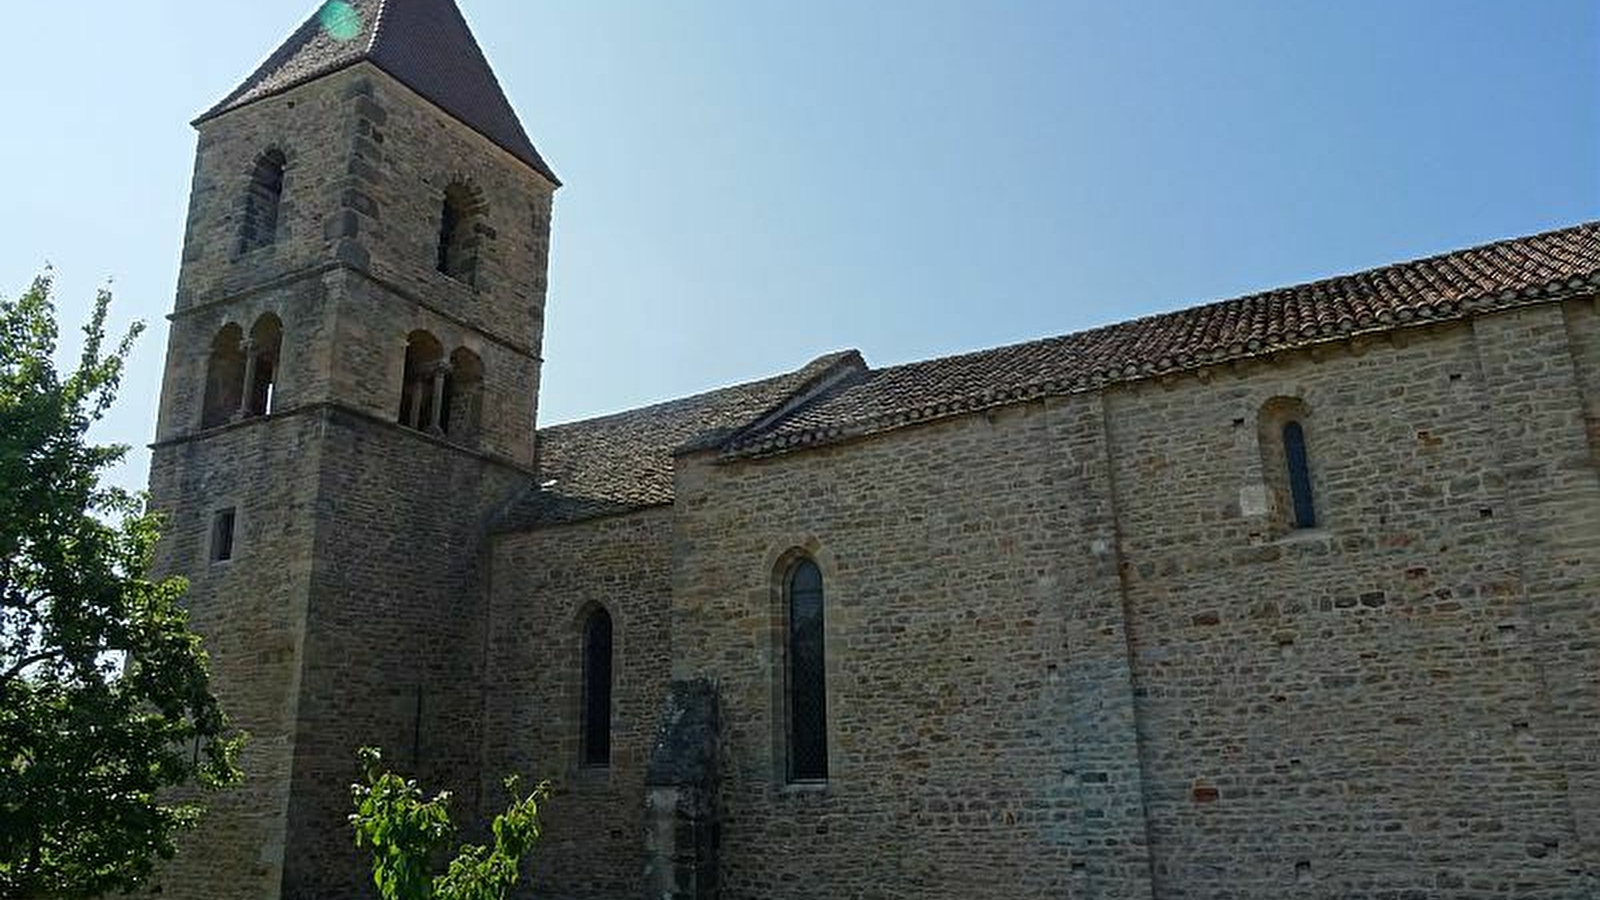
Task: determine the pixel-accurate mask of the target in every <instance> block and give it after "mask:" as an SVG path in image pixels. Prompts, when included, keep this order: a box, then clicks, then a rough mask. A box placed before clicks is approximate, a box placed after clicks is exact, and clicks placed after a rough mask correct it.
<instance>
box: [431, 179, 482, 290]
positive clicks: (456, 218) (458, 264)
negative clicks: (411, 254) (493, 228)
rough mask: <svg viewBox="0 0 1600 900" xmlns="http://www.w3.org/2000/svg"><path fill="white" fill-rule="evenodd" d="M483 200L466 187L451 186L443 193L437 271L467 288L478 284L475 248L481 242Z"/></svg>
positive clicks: (461, 183)
mask: <svg viewBox="0 0 1600 900" xmlns="http://www.w3.org/2000/svg"><path fill="white" fill-rule="evenodd" d="M482 216H483V199H482V198H481V197H480V196H479V195H478V192H477V191H476V190H474V189H473V188H472V187H471V186H470V185H467V184H465V183H463V182H459V181H458V182H455V183H453V184H451V185H450V186H449V187H447V188H445V191H444V205H443V209H442V211H441V212H440V215H439V248H438V261H437V268H438V270H439V271H440V272H442V273H444V274H445V275H448V276H450V277H451V278H454V279H455V280H457V281H460V282H462V283H464V284H468V285H476V284H477V283H478V248H479V246H480V244H481V242H482V238H483V236H482V234H481V233H480V228H479V225H480V224H481V223H480V221H479V220H480V219H481V218H482Z"/></svg>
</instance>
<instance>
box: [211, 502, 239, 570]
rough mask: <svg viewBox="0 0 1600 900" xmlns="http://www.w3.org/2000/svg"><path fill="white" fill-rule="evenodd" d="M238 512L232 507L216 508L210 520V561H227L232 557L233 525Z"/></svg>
mask: <svg viewBox="0 0 1600 900" xmlns="http://www.w3.org/2000/svg"><path fill="white" fill-rule="evenodd" d="M237 519H238V513H237V512H236V511H235V510H233V509H222V510H218V511H217V513H216V515H215V516H213V518H212V520H211V561H212V562H218V563H223V562H228V561H229V560H231V559H233V538H234V525H235V524H236V522H237Z"/></svg>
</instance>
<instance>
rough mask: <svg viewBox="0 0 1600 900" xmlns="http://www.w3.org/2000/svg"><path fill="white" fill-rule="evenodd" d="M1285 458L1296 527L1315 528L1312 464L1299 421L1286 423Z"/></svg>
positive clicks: (1315, 514)
mask: <svg viewBox="0 0 1600 900" xmlns="http://www.w3.org/2000/svg"><path fill="white" fill-rule="evenodd" d="M1283 458H1284V464H1285V466H1287V468H1288V475H1289V498H1290V501H1291V503H1292V505H1293V507H1294V527H1296V528H1315V527H1317V509H1316V506H1315V504H1313V503H1312V502H1311V464H1310V463H1309V462H1308V461H1307V460H1306V431H1305V429H1304V428H1303V427H1301V425H1300V423H1299V422H1295V421H1289V422H1286V423H1284V426H1283Z"/></svg>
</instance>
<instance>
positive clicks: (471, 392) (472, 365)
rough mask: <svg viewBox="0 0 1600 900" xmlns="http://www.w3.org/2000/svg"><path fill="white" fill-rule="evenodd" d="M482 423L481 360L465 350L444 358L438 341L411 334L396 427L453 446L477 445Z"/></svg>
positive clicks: (416, 333) (415, 332)
mask: <svg viewBox="0 0 1600 900" xmlns="http://www.w3.org/2000/svg"><path fill="white" fill-rule="evenodd" d="M482 417H483V360H481V359H479V358H478V355H477V354H476V353H473V352H472V351H471V350H468V349H467V348H465V347H459V348H457V349H456V351H455V352H454V353H451V354H450V356H449V358H448V359H447V358H445V355H444V347H443V345H441V344H440V343H439V339H438V338H436V337H434V336H433V335H432V334H430V333H428V332H426V331H413V332H412V333H411V335H410V337H409V338H408V339H407V341H406V363H405V374H404V376H403V381H402V382H401V388H400V418H399V421H400V424H401V425H404V426H406V427H407V428H413V429H416V430H417V431H423V432H427V433H428V434H433V435H439V436H444V435H448V436H449V437H450V438H451V440H453V441H455V442H457V443H472V442H473V441H475V440H476V439H477V436H478V428H479V425H480V423H481V421H482Z"/></svg>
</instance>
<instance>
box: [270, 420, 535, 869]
mask: <svg viewBox="0 0 1600 900" xmlns="http://www.w3.org/2000/svg"><path fill="white" fill-rule="evenodd" d="M319 439H320V441H321V445H322V447H321V451H322V460H321V466H320V469H319V475H320V482H319V492H318V498H317V503H316V506H315V510H314V514H315V518H316V520H317V522H318V528H317V534H316V544H315V546H314V548H313V552H312V555H313V559H314V560H315V562H314V564H313V567H312V572H311V584H310V600H309V603H308V604H307V612H306V622H307V625H306V640H305V653H304V661H303V665H302V669H301V672H300V693H299V701H298V711H297V715H296V738H295V761H294V783H293V793H292V797H291V802H290V806H289V829H290V840H289V844H288V848H287V854H286V862H285V876H284V882H283V893H282V896H283V897H284V898H285V900H307V898H315V897H327V896H362V895H364V894H365V892H366V891H367V890H368V889H369V888H370V880H371V872H370V862H369V861H368V860H367V859H366V858H365V857H363V855H362V853H361V852H359V851H357V850H356V848H355V847H354V844H353V839H352V838H351V835H350V832H349V828H348V826H347V825H346V824H345V819H346V817H347V816H348V815H349V813H350V810H351V808H350V794H349V785H350V784H351V783H353V782H354V781H355V780H356V779H357V776H358V774H359V766H358V764H357V760H356V750H357V748H359V747H361V746H365V745H373V746H379V747H382V748H383V749H384V750H385V751H386V753H387V756H388V758H389V759H390V760H391V761H392V762H393V763H394V764H395V766H396V768H397V769H398V770H399V771H402V772H404V773H406V774H407V775H408V776H411V777H416V778H417V779H418V780H419V781H420V783H422V784H423V785H425V786H426V787H427V789H428V790H429V791H430V792H431V791H437V790H449V791H451V792H452V793H453V794H454V795H455V797H456V802H455V804H454V806H453V810H454V812H455V813H456V815H457V816H458V817H460V818H461V819H462V820H465V821H467V822H470V823H473V824H472V825H471V826H469V832H468V833H469V834H473V833H474V832H475V831H476V830H477V828H478V825H477V822H478V821H479V820H480V818H481V816H480V815H479V813H480V804H479V781H478V772H479V770H480V767H481V765H482V747H483V730H482V728H481V727H480V722H481V714H482V709H483V702H484V701H483V685H484V684H485V681H484V666H483V652H482V648H483V647H484V640H485V631H484V605H485V604H484V598H485V597H486V595H487V591H488V588H487V583H486V582H487V574H488V569H487V559H486V556H485V553H484V549H485V547H486V546H487V542H488V526H489V523H490V521H491V520H492V518H493V516H494V514H495V513H496V512H497V511H498V510H499V508H500V507H501V506H503V505H504V503H505V502H506V500H507V499H508V498H510V497H512V496H514V495H515V494H516V493H517V492H518V491H520V490H522V489H523V488H525V487H526V485H527V484H528V480H527V478H526V476H525V475H524V474H523V473H521V472H520V471H517V470H514V469H508V468H506V467H504V466H501V465H498V464H496V463H493V462H491V461H488V460H485V459H482V458H479V457H474V456H472V455H469V454H466V453H464V452H462V451H461V450H459V449H457V448H455V447H452V446H450V445H449V444H447V443H445V442H443V441H439V440H435V439H433V438H430V437H427V436H426V435H422V434H419V433H417V432H414V431H410V430H407V429H404V428H401V427H399V426H397V425H393V424H388V423H376V422H372V421H370V420H367V419H364V418H361V417H359V416H356V415H354V414H351V413H345V412H341V411H338V410H330V411H329V412H328V413H327V414H325V415H324V416H323V418H322V423H321V430H320V434H319ZM495 799H498V797H497V798H495ZM474 836H476V835H474Z"/></svg>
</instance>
